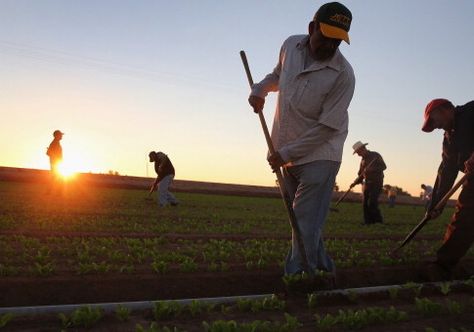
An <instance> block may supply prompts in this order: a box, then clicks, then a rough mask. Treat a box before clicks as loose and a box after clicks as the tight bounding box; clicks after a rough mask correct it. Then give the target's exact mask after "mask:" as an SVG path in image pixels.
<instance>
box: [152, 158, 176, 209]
mask: <svg viewBox="0 0 474 332" xmlns="http://www.w3.org/2000/svg"><path fill="white" fill-rule="evenodd" d="M148 157H149V158H150V162H154V163H155V172H156V174H157V175H158V176H157V177H156V180H155V182H153V185H152V186H151V188H150V193H152V192H154V191H155V190H156V189H157V188H158V202H159V204H160V206H161V207H163V206H167V205H168V204H171V205H172V206H176V205H178V203H179V202H178V200H177V199H176V198H175V197H174V195H173V194H172V193H170V191H169V187H170V185H171V183H172V182H173V179H174V175H175V172H174V167H173V164H172V163H171V160H170V159H169V158H168V156H167V155H166V154H164V153H163V152H155V151H152V152H150V153H149V154H148Z"/></svg>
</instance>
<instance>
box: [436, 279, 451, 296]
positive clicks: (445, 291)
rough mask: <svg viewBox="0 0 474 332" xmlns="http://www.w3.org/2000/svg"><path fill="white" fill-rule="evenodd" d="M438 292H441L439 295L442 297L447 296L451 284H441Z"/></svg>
mask: <svg viewBox="0 0 474 332" xmlns="http://www.w3.org/2000/svg"><path fill="white" fill-rule="evenodd" d="M439 290H440V291H441V294H443V295H445V296H446V295H448V294H449V292H451V283H450V282H443V283H441V285H440V286H439Z"/></svg>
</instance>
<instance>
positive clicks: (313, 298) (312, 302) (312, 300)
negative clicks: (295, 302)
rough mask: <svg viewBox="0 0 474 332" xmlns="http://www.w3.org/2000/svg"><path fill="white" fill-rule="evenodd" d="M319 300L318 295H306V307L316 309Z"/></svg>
mask: <svg viewBox="0 0 474 332" xmlns="http://www.w3.org/2000/svg"><path fill="white" fill-rule="evenodd" d="M318 302H319V299H318V295H317V294H315V293H311V294H308V307H309V308H316V306H317V305H318Z"/></svg>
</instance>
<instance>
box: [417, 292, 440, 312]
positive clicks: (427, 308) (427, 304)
mask: <svg viewBox="0 0 474 332" xmlns="http://www.w3.org/2000/svg"><path fill="white" fill-rule="evenodd" d="M415 306H416V310H417V311H418V312H419V313H420V314H422V315H423V316H434V315H437V314H439V313H440V312H441V310H442V308H443V307H442V305H441V304H439V303H436V302H433V301H431V300H430V299H428V298H421V299H420V298H418V297H417V298H415Z"/></svg>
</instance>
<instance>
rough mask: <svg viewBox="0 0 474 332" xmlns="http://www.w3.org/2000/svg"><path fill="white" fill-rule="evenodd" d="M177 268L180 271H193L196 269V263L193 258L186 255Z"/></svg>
mask: <svg viewBox="0 0 474 332" xmlns="http://www.w3.org/2000/svg"><path fill="white" fill-rule="evenodd" d="M179 269H180V270H181V271H182V272H193V271H196V270H197V264H196V262H194V259H193V258H189V257H186V258H185V259H184V260H183V262H181V264H180V266H179Z"/></svg>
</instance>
